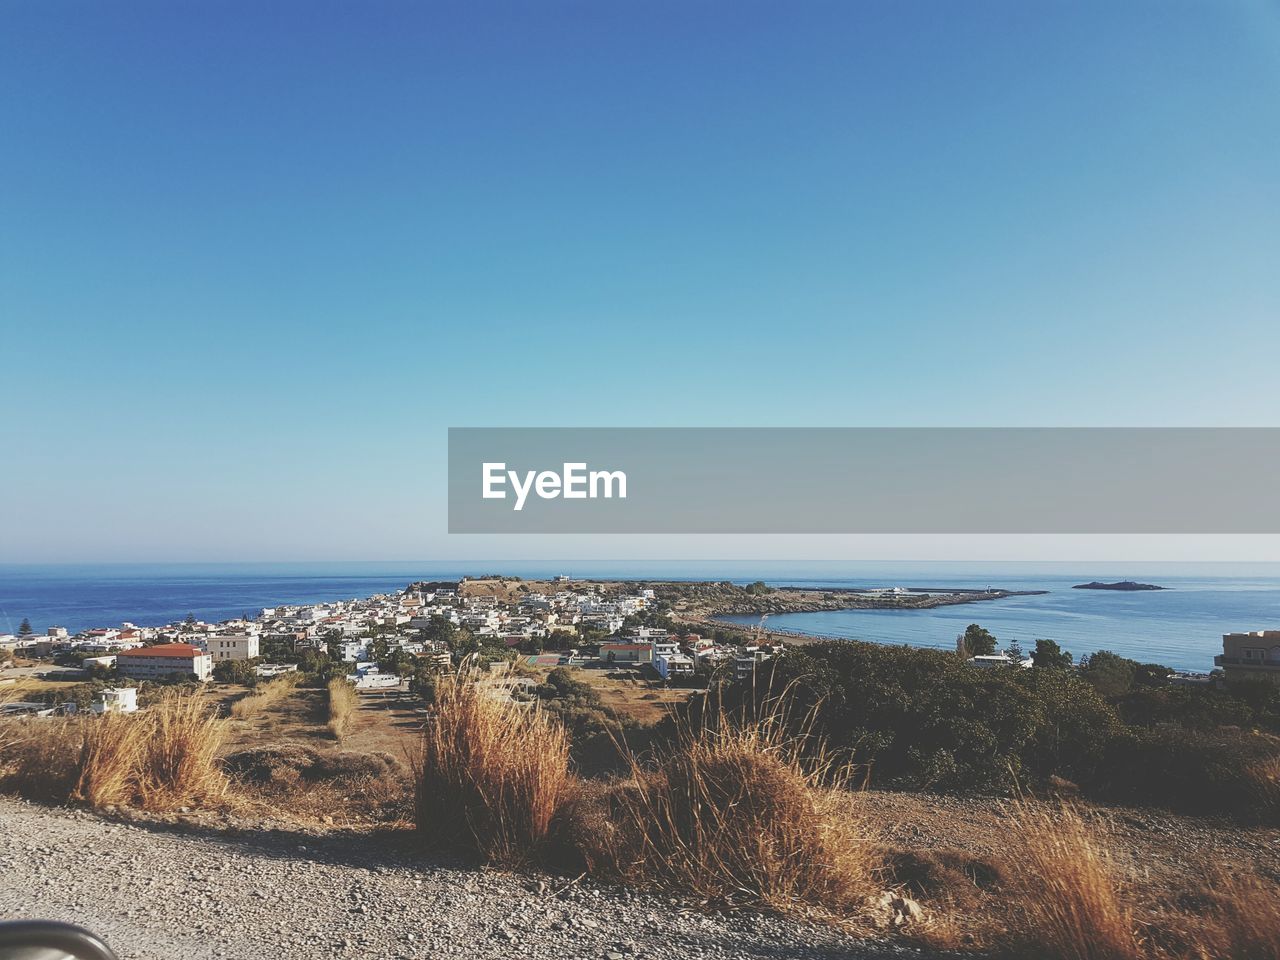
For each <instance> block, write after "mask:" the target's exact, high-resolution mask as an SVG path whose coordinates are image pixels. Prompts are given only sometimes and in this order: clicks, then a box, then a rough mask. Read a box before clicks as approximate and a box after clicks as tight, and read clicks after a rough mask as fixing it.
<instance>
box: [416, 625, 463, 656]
mask: <svg viewBox="0 0 1280 960" xmlns="http://www.w3.org/2000/svg"><path fill="white" fill-rule="evenodd" d="M457 633H458V628H457V627H456V626H454V625H453V623H451V622H450V621H448V620H446V619H445V618H444V617H432V618H431V622H430V623H428V624H427V625H426V626H425V627H423V628H422V630H421V637H422V642H423V643H431V644H437V645H438V646H443V647H445V648H447V649H449V650H452V649H453V645H454V642H455V639H454V638H455V636H456V634H457Z"/></svg>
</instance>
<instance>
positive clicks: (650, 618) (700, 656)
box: [0, 576, 1280, 713]
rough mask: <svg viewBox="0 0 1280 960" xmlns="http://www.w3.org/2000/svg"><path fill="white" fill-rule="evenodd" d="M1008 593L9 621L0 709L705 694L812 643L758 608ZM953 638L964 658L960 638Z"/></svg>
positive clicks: (1266, 637) (1250, 666)
mask: <svg viewBox="0 0 1280 960" xmlns="http://www.w3.org/2000/svg"><path fill="white" fill-rule="evenodd" d="M1009 595H1011V594H1010V593H1009V592H1007V591H1000V590H992V589H990V588H988V589H987V590H985V591H967V592H961V593H946V594H944V593H941V592H933V593H925V592H923V591H919V590H915V591H912V590H908V589H907V588H903V587H896V588H874V589H869V590H866V591H857V592H844V593H840V594H834V595H833V594H832V593H830V592H824V593H819V592H817V591H805V590H794V589H793V590H790V591H776V590H772V589H770V588H765V587H764V586H763V584H761V585H750V586H748V587H746V588H736V587H732V586H731V585H728V584H722V583H716V584H688V583H681V584H670V583H665V584H664V583H656V584H631V583H625V582H596V581H582V580H577V581H575V580H572V579H570V578H569V577H567V576H561V577H557V578H555V579H554V580H551V581H545V582H537V581H529V582H526V581H522V580H519V579H515V578H512V579H507V578H501V577H494V578H481V579H469V578H463V579H462V580H460V581H444V582H426V581H424V582H417V583H412V584H409V585H408V586H407V587H406V588H405V589H404V590H403V591H400V592H398V593H384V594H377V595H374V596H370V597H367V598H361V599H348V600H336V601H332V602H324V603H314V604H301V605H280V606H276V607H269V608H265V609H263V610H261V611H260V613H259V614H258V615H257V616H256V617H252V618H250V617H241V618H233V619H228V620H224V621H221V622H217V623H208V622H205V621H203V620H200V619H197V618H196V617H194V616H188V617H187V618H186V619H183V620H179V621H175V622H172V623H168V624H164V625H159V626H140V625H137V624H134V623H131V622H125V623H122V624H120V625H119V626H111V627H95V628H91V629H86V630H82V631H79V632H76V633H74V634H72V633H70V632H69V631H68V630H67V629H65V628H63V627H58V626H53V627H48V628H46V629H45V630H44V631H43V632H42V633H36V632H35V631H34V630H31V629H30V628H29V625H25V624H24V627H23V629H21V630H19V631H18V632H17V633H16V634H6V635H0V658H3V661H2V662H0V685H7V684H15V683H17V682H18V681H19V680H22V679H24V678H25V679H38V680H40V681H44V683H45V685H44V687H43V690H44V695H43V697H42V698H40V699H37V700H19V701H13V702H10V703H7V704H5V705H4V707H3V709H4V710H5V711H6V712H8V713H17V712H24V711H26V712H34V713H51V712H60V711H65V710H74V709H76V708H77V707H76V703H75V702H74V701H73V700H69V699H64V698H60V697H59V696H57V689H58V686H59V685H62V684H68V683H73V682H77V681H87V680H93V681H97V684H96V686H97V689H96V691H95V698H94V700H93V702H92V704H91V705H90V709H92V710H94V711H95V712H100V713H101V712H110V711H113V710H122V711H129V710H133V709H136V704H137V699H136V690H135V689H134V687H135V686H136V684H137V683H139V682H149V683H172V682H178V681H188V682H191V681H194V682H198V683H207V682H211V681H218V680H222V681H239V682H242V683H243V682H244V681H245V680H246V679H247V678H249V677H252V679H253V681H254V682H257V681H260V680H263V679H269V678H273V677H277V676H281V675H283V674H287V673H291V672H295V671H298V670H299V669H304V670H311V671H313V672H314V671H316V670H317V668H318V667H319V668H323V669H324V672H325V673H326V674H327V675H338V676H345V677H346V679H347V680H349V681H350V682H351V684H352V685H354V687H355V688H356V689H357V690H359V691H367V690H392V689H395V690H405V689H408V687H409V686H410V683H411V678H412V677H414V676H415V675H420V674H422V673H423V672H428V673H430V672H442V671H447V670H451V669H454V668H456V667H457V666H458V665H459V663H460V661H461V660H462V659H463V658H464V657H466V656H469V655H478V656H480V657H482V658H483V659H486V660H488V661H507V662H512V663H517V664H520V665H521V666H523V667H527V668H532V669H533V670H538V669H542V670H547V669H552V668H556V667H569V668H574V667H577V668H592V667H595V668H607V669H611V670H624V671H630V672H629V673H628V674H624V675H626V676H628V678H629V679H634V678H637V677H638V678H640V679H643V680H645V681H647V682H650V683H652V684H655V685H663V686H677V687H690V686H699V687H704V688H705V686H706V683H707V681H708V680H709V679H710V678H711V677H713V676H719V677H722V678H723V677H731V678H742V677H746V676H750V675H751V673H752V672H753V671H754V670H755V669H757V667H759V665H760V664H762V663H764V662H766V661H768V660H769V659H770V658H772V657H774V656H775V655H777V654H778V653H780V652H781V651H782V650H783V649H785V645H786V644H787V643H796V642H801V643H803V642H806V641H807V640H809V639H811V638H807V637H804V636H802V635H799V634H787V633H785V632H782V631H776V630H766V621H767V619H768V616H769V613H770V612H771V611H781V612H786V611H792V610H808V609H833V608H834V609H857V608H861V607H866V606H876V607H894V606H897V605H911V606H920V605H935V604H938V603H955V602H976V601H978V600H983V599H988V598H999V597H1004V596H1009ZM745 610H751V611H759V612H760V619H759V622H758V625H757V626H755V627H752V628H743V627H742V626H740V625H732V624H727V623H723V622H720V621H717V620H716V619H715V615H716V614H718V613H721V612H726V611H729V612H741V611H745ZM982 634H985V631H982ZM989 636H990V635H989V634H985V637H989ZM958 642H959V643H960V646H961V648H962V650H963V647H964V643H965V638H964V637H961V638H959V640H958ZM1223 644H1224V648H1223V649H1224V653H1223V654H1222V655H1220V656H1218V657H1216V658H1215V663H1216V664H1217V667H1218V670H1217V671H1216V674H1217V675H1223V674H1224V673H1225V674H1226V675H1227V676H1229V677H1238V676H1245V675H1247V676H1249V677H1259V676H1262V677H1276V678H1280V631H1257V632H1253V633H1242V634H1229V635H1226V636H1224V637H1223ZM1055 649H1056V647H1055ZM963 652H966V654H967V656H968V659H969V662H970V663H971V664H972V665H974V666H975V667H978V668H992V667H1002V666H1020V667H1023V668H1029V667H1031V666H1032V665H1033V663H1034V662H1035V660H1034V655H1033V654H1032V653H1030V652H1024V651H1022V650H1021V649H1020V648H1018V647H1017V645H1012V646H1011V647H1010V648H1008V649H1003V650H1001V649H996V647H995V645H994V638H990V642H987V641H986V639H985V638H983V639H980V640H979V642H978V643H977V644H976V645H974V647H973V649H970V650H967V651H963ZM1213 679H1214V675H1213V674H1209V673H1202V674H1194V673H1192V674H1188V673H1175V672H1172V671H1171V672H1170V674H1169V680H1170V681H1171V682H1173V683H1183V684H1196V685H1200V684H1208V683H1211V682H1213ZM110 681H119V682H120V685H119V686H110V685H108V684H109V682H110Z"/></svg>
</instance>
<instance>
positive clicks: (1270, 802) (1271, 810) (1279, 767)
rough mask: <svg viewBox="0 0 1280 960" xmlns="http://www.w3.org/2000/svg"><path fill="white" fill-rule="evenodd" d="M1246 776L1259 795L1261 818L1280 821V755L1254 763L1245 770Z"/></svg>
mask: <svg viewBox="0 0 1280 960" xmlns="http://www.w3.org/2000/svg"><path fill="white" fill-rule="evenodd" d="M1245 776H1246V777H1247V778H1248V781H1249V783H1250V784H1251V785H1252V786H1253V790H1254V793H1255V795H1256V797H1257V804H1256V810H1257V813H1258V815H1259V818H1260V819H1262V820H1264V821H1266V822H1270V823H1280V756H1274V757H1271V758H1270V759H1268V760H1262V761H1260V762H1258V763H1255V764H1253V765H1252V766H1250V767H1248V768H1247V769H1246V770H1245Z"/></svg>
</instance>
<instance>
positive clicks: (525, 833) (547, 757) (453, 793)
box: [414, 670, 576, 866]
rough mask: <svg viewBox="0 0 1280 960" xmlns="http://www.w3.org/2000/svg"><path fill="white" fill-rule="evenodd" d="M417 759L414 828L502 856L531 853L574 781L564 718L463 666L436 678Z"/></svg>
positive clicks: (503, 859) (434, 839)
mask: <svg viewBox="0 0 1280 960" xmlns="http://www.w3.org/2000/svg"><path fill="white" fill-rule="evenodd" d="M414 766H415V787H416V789H415V821H416V823H417V827H418V830H419V831H420V832H421V834H422V835H423V836H424V837H425V838H427V840H428V841H429V842H431V843H433V844H435V845H437V846H462V847H464V848H469V849H470V850H471V851H473V852H475V853H477V854H479V855H480V856H481V857H483V858H484V859H485V860H486V861H487V862H489V863H494V864H500V865H503V866H516V865H520V864H524V863H528V862H530V861H531V860H533V859H534V858H535V857H536V856H537V854H538V852H539V850H540V848H541V847H542V846H543V844H544V843H545V842H546V841H547V839H548V836H549V834H550V831H551V828H552V824H553V822H554V821H555V818H556V815H557V814H558V813H559V812H560V810H561V808H562V806H563V805H564V804H565V802H566V801H567V800H568V799H569V797H570V796H571V795H572V793H573V791H574V789H575V783H576V781H575V779H574V777H573V775H572V774H571V773H570V771H569V736H568V734H567V733H566V732H565V730H564V727H563V726H561V725H560V724H559V723H558V722H557V721H555V720H554V719H552V718H550V717H548V716H547V715H546V714H545V713H543V712H542V711H541V710H540V709H539V708H538V707H537V706H536V705H531V704H516V703H513V702H511V700H510V699H509V698H507V697H506V696H505V692H504V690H503V689H502V686H501V683H500V681H495V680H492V679H489V678H480V677H477V676H476V675H474V674H472V673H470V672H469V671H466V670H464V671H462V672H460V673H459V674H458V675H457V676H455V677H452V678H446V679H444V680H442V681H441V682H440V683H438V684H437V686H436V695H435V704H434V709H433V713H432V716H431V717H430V719H429V720H428V722H427V724H426V726H425V728H424V730H423V735H422V747H421V750H420V753H419V755H418V756H417V757H416V758H415V763H414Z"/></svg>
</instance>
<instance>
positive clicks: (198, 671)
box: [116, 643, 213, 681]
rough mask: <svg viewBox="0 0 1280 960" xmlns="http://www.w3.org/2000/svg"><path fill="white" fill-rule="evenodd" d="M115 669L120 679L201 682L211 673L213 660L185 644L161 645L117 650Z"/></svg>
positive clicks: (199, 650)
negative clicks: (170, 679)
mask: <svg viewBox="0 0 1280 960" xmlns="http://www.w3.org/2000/svg"><path fill="white" fill-rule="evenodd" d="M116 668H117V669H118V670H119V671H120V673H121V675H122V676H126V677H133V678H135V679H138V680H159V679H165V678H168V677H182V676H195V678H196V679H197V680H201V681H204V680H208V679H209V677H210V675H212V673H213V657H211V656H210V655H209V654H207V653H205V652H204V651H203V650H201V649H200V648H199V647H194V646H192V645H191V644H189V643H162V644H160V645H158V646H154V647H139V648H138V649H136V650H122V651H120V653H119V654H117V655H116Z"/></svg>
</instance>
